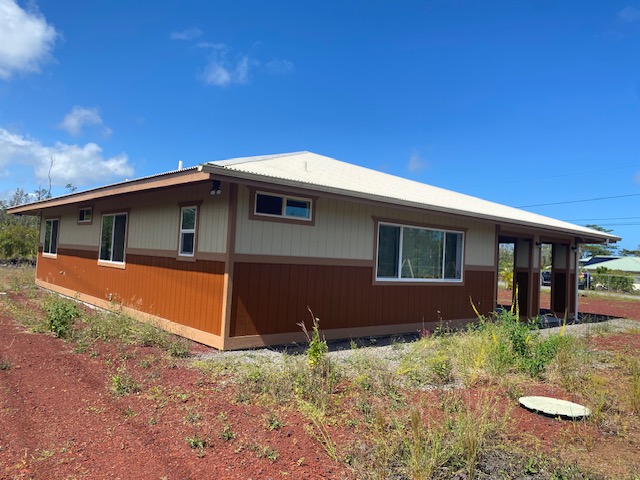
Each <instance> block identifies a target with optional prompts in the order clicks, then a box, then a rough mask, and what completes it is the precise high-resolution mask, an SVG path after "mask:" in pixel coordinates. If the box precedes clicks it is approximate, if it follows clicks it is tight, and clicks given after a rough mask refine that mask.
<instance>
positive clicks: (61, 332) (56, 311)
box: [44, 296, 80, 338]
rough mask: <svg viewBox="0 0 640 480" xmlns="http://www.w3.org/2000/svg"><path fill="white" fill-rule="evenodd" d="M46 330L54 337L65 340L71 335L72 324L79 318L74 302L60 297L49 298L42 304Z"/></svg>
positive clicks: (78, 311)
mask: <svg viewBox="0 0 640 480" xmlns="http://www.w3.org/2000/svg"><path fill="white" fill-rule="evenodd" d="M44 311H45V313H46V328H47V330H49V331H50V332H53V334H54V335H55V336H56V337H59V338H67V337H69V336H70V335H71V332H72V329H73V324H74V322H75V320H76V318H78V317H79V316H80V310H79V309H78V306H77V305H76V303H75V302H72V301H70V300H66V299H64V298H61V297H57V296H51V297H49V299H48V300H47V301H46V302H45V304H44Z"/></svg>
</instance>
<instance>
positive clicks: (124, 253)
mask: <svg viewBox="0 0 640 480" xmlns="http://www.w3.org/2000/svg"><path fill="white" fill-rule="evenodd" d="M120 215H124V238H123V239H122V241H123V245H122V261H120V260H113V243H114V238H115V234H116V229H115V224H116V217H118V216H120ZM106 217H113V230H112V231H111V255H110V257H111V258H110V259H109V260H105V259H103V258H102V229H103V228H104V219H105V218H106ZM128 228H129V214H128V213H127V212H113V213H103V214H102V217H101V219H100V246H99V248H98V263H102V264H112V265H124V264H125V263H126V256H127V230H128Z"/></svg>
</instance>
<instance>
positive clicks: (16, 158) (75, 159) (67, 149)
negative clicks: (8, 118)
mask: <svg viewBox="0 0 640 480" xmlns="http://www.w3.org/2000/svg"><path fill="white" fill-rule="evenodd" d="M52 158H53V162H54V163H53V167H52V168H51V179H52V184H53V185H54V186H58V187H61V186H62V187H63V186H65V185H66V184H67V183H71V184H73V185H75V186H77V187H81V186H83V185H91V184H94V183H101V184H103V183H104V182H105V180H109V179H124V178H127V177H131V176H133V173H134V171H133V167H132V166H131V164H130V163H129V158H128V157H127V155H126V154H125V153H120V154H119V155H116V156H113V157H110V158H105V157H104V156H103V154H102V148H100V146H99V145H97V144H95V143H87V144H85V145H83V146H81V145H69V144H66V143H62V142H56V143H55V145H53V146H45V145H42V144H41V143H40V142H39V141H38V140H35V139H31V138H27V137H25V136H23V135H19V134H15V133H11V132H9V131H8V130H6V129H4V128H0V168H2V169H4V170H10V169H11V165H12V164H21V165H27V166H29V167H31V168H33V171H34V177H35V179H36V181H38V182H40V183H41V184H47V182H48V174H49V165H50V162H51V159H52Z"/></svg>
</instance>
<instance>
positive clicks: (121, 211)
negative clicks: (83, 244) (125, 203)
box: [98, 208, 131, 269]
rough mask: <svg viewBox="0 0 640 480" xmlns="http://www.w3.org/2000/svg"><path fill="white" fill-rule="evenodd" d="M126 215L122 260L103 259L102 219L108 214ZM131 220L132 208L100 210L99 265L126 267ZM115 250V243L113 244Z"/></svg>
mask: <svg viewBox="0 0 640 480" xmlns="http://www.w3.org/2000/svg"><path fill="white" fill-rule="evenodd" d="M123 214H124V215H125V216H126V221H125V229H124V246H123V252H122V257H123V258H122V262H114V261H112V260H103V259H101V258H100V248H101V247H102V220H103V218H104V217H105V216H106V215H113V216H114V217H115V216H116V215H123ZM129 220H131V208H121V209H117V210H105V211H101V212H100V234H99V237H98V265H99V266H101V267H111V268H119V269H124V268H125V266H126V263H127V246H128V244H129ZM111 248H112V251H113V245H111Z"/></svg>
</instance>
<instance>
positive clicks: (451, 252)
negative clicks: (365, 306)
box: [376, 223, 464, 281]
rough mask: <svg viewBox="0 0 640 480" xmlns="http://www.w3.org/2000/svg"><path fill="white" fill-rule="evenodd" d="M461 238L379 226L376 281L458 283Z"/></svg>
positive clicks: (460, 235) (439, 232)
mask: <svg viewBox="0 0 640 480" xmlns="http://www.w3.org/2000/svg"><path fill="white" fill-rule="evenodd" d="M463 240H464V234H463V233H462V232H450V231H446V230H436V229H432V228H423V227H413V226H405V225H394V224H386V223H380V224H379V225H378V253H377V262H376V279H377V280H385V281H386V280H400V281H443V280H446V281H461V280H462V255H463V252H462V247H463V244H464V242H463Z"/></svg>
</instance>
